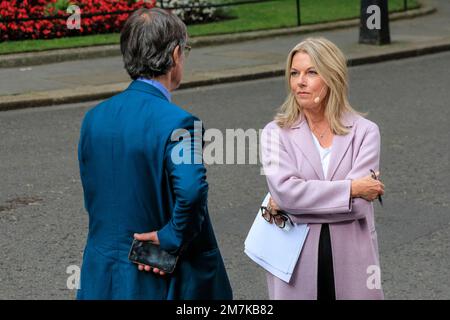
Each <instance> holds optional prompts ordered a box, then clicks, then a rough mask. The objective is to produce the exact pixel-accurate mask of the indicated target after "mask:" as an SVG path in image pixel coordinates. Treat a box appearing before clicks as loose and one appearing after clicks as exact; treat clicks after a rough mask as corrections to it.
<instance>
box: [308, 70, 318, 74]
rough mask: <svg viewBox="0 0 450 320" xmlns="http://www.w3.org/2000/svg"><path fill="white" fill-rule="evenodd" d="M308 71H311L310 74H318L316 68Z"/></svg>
mask: <svg viewBox="0 0 450 320" xmlns="http://www.w3.org/2000/svg"><path fill="white" fill-rule="evenodd" d="M308 73H309V74H317V72H315V71H314V70H309V72H308Z"/></svg>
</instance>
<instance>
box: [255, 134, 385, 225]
mask: <svg viewBox="0 0 450 320" xmlns="http://www.w3.org/2000/svg"><path fill="white" fill-rule="evenodd" d="M278 140H279V141H280V144H279V151H278V152H279V157H278V158H279V160H278V161H279V164H278V166H279V168H278V170H275V171H273V170H272V171H273V172H271V173H273V174H269V175H267V181H268V185H269V190H270V192H271V195H272V197H273V198H274V200H275V202H276V203H277V204H278V205H279V207H280V208H281V209H282V210H283V211H286V212H289V213H290V214H291V217H292V219H293V221H294V222H296V223H333V222H340V221H347V220H355V219H360V218H363V217H364V216H365V215H366V214H367V212H368V211H369V209H370V207H371V206H372V203H370V202H368V201H366V200H364V199H361V198H356V199H352V198H351V197H350V191H351V190H350V189H351V180H352V179H355V178H360V177H363V176H365V175H367V174H369V169H374V170H377V169H378V167H379V149H380V138H379V130H378V127H377V126H376V125H375V126H374V127H372V128H371V129H369V130H368V131H367V132H366V135H365V137H364V138H363V141H362V143H361V146H360V148H359V152H358V155H357V157H356V158H355V161H354V163H353V166H352V170H351V171H350V172H349V173H348V175H347V176H346V177H345V179H343V180H338V181H323V180H305V179H303V178H302V177H300V176H299V174H298V172H297V170H296V167H295V164H294V162H293V160H292V159H291V157H290V155H289V154H288V153H287V152H286V150H285V148H284V146H283V145H282V143H281V140H280V139H278ZM262 141H264V140H262ZM272 144H273V142H272ZM263 153H264V147H263ZM263 164H264V162H263Z"/></svg>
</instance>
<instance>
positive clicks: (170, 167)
mask: <svg viewBox="0 0 450 320" xmlns="http://www.w3.org/2000/svg"><path fill="white" fill-rule="evenodd" d="M196 121H198V119H196V118H195V117H193V116H191V117H189V118H188V119H185V120H184V121H183V123H182V124H180V126H179V127H178V128H176V129H174V131H172V134H171V136H170V137H169V141H168V143H167V147H166V151H165V156H164V158H165V160H164V161H165V165H166V170H167V173H168V176H169V179H170V181H171V185H172V189H173V192H174V196H175V204H174V208H173V212H172V216H171V219H170V220H169V222H168V223H167V224H166V225H165V226H164V227H162V228H161V229H160V230H159V231H158V238H159V242H160V246H161V248H162V249H164V250H166V251H168V252H171V253H173V254H178V253H179V252H180V251H182V250H183V248H184V247H185V246H186V245H187V244H188V243H189V242H190V241H192V240H193V239H194V238H195V237H196V236H197V235H198V234H199V233H200V230H201V226H202V223H203V221H204V219H205V215H206V206H207V196H208V183H207V181H206V169H205V167H204V165H203V162H202V134H203V128H202V127H201V126H200V128H197V127H196V126H195V122H196ZM198 123H200V122H198Z"/></svg>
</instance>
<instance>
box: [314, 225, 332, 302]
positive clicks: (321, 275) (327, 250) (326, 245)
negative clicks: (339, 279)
mask: <svg viewBox="0 0 450 320" xmlns="http://www.w3.org/2000/svg"><path fill="white" fill-rule="evenodd" d="M317 300H336V293H335V288H334V273H333V256H332V251H331V238H330V228H329V226H328V224H327V223H324V224H322V228H321V230H320V239H319V257H318V273H317Z"/></svg>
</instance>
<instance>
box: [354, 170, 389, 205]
mask: <svg viewBox="0 0 450 320" xmlns="http://www.w3.org/2000/svg"><path fill="white" fill-rule="evenodd" d="M379 174H380V173H379V172H377V173H376V175H377V177H379ZM383 194H384V184H383V183H382V182H381V181H380V180H375V179H373V178H372V176H370V175H369V176H366V177H364V178H360V179H355V180H352V190H351V196H352V197H353V198H358V197H360V198H363V199H366V200H367V201H373V200H375V199H376V198H377V197H378V195H383Z"/></svg>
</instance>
